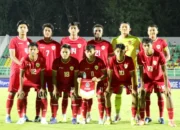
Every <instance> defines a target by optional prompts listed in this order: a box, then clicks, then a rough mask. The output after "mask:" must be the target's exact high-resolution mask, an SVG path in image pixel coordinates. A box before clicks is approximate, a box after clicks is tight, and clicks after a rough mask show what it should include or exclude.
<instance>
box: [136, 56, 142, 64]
mask: <svg viewBox="0 0 180 130" xmlns="http://www.w3.org/2000/svg"><path fill="white" fill-rule="evenodd" d="M137 63H138V65H143V63H142V60H141V55H140V53H139V54H138V55H137Z"/></svg>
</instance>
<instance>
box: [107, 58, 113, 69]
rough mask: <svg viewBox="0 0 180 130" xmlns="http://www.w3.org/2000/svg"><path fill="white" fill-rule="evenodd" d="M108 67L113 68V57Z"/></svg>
mask: <svg viewBox="0 0 180 130" xmlns="http://www.w3.org/2000/svg"><path fill="white" fill-rule="evenodd" d="M108 68H109V69H113V58H110V61H109V65H108Z"/></svg>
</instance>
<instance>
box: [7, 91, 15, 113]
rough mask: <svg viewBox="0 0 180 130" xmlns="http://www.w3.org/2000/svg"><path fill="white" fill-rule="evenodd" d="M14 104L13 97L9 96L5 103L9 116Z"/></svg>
mask: <svg viewBox="0 0 180 130" xmlns="http://www.w3.org/2000/svg"><path fill="white" fill-rule="evenodd" d="M13 103H14V95H11V94H9V95H8V97H7V101H6V113H7V114H8V115H10V113H11V109H12V106H13Z"/></svg>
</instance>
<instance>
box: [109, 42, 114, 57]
mask: <svg viewBox="0 0 180 130" xmlns="http://www.w3.org/2000/svg"><path fill="white" fill-rule="evenodd" d="M108 53H109V54H111V53H113V48H112V45H111V44H110V43H109V47H108Z"/></svg>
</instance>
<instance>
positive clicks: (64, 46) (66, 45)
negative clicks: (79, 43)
mask: <svg viewBox="0 0 180 130" xmlns="http://www.w3.org/2000/svg"><path fill="white" fill-rule="evenodd" d="M62 48H66V49H69V50H71V46H70V45H69V44H63V45H62V46H61V49H62Z"/></svg>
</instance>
